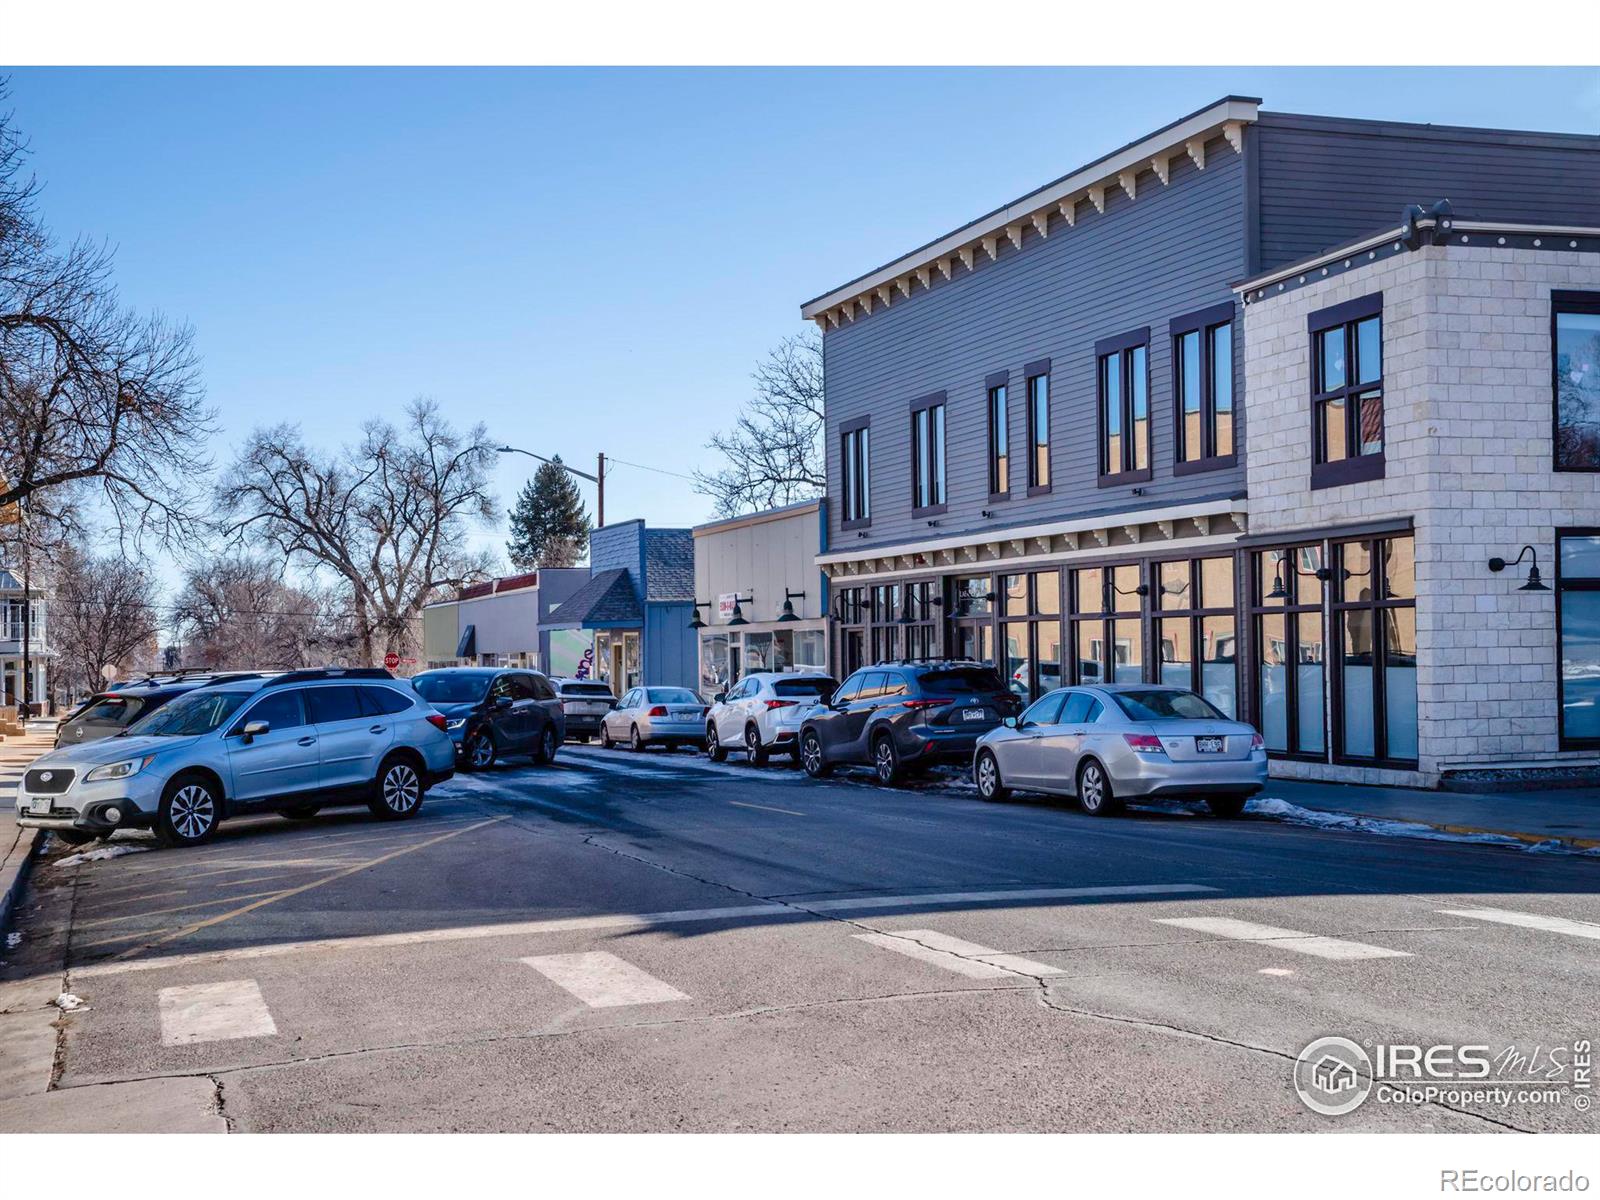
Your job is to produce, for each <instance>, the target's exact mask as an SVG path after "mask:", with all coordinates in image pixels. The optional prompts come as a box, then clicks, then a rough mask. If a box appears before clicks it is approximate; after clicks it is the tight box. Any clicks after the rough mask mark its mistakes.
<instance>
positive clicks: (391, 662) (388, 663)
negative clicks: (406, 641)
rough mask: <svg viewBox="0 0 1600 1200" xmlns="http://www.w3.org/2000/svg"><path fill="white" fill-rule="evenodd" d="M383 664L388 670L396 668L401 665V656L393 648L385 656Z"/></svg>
mask: <svg viewBox="0 0 1600 1200" xmlns="http://www.w3.org/2000/svg"><path fill="white" fill-rule="evenodd" d="M383 665H384V668H385V669H386V670H390V671H392V670H394V669H395V668H396V667H398V666H399V665H400V656H399V655H398V654H396V653H395V652H394V651H393V650H391V651H389V653H387V654H385V655H384V656H383Z"/></svg>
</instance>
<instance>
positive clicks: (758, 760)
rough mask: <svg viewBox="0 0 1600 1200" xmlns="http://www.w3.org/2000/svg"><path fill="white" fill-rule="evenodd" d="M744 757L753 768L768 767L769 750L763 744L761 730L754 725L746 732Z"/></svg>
mask: <svg viewBox="0 0 1600 1200" xmlns="http://www.w3.org/2000/svg"><path fill="white" fill-rule="evenodd" d="M744 755H745V758H747V759H749V761H750V765H751V766H752V767H764V766H766V765H767V748H766V747H765V746H763V745H762V744H761V730H759V729H757V728H756V727H755V726H754V725H752V726H750V727H749V728H748V729H746V730H745V731H744Z"/></svg>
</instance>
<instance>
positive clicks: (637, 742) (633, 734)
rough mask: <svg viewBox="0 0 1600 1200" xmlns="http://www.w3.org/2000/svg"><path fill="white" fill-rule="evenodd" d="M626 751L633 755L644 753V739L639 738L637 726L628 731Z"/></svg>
mask: <svg viewBox="0 0 1600 1200" xmlns="http://www.w3.org/2000/svg"><path fill="white" fill-rule="evenodd" d="M628 749H629V750H632V751H633V752H634V753H635V754H643V753H644V739H643V738H642V737H640V736H639V727H638V726H637V725H635V726H634V727H633V728H632V729H630V730H629V731H628Z"/></svg>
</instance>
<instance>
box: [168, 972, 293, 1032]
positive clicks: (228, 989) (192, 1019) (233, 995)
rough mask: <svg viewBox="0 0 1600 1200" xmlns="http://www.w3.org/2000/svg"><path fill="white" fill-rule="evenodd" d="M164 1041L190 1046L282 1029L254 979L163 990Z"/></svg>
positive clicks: (198, 984)
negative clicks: (274, 1018)
mask: <svg viewBox="0 0 1600 1200" xmlns="http://www.w3.org/2000/svg"><path fill="white" fill-rule="evenodd" d="M160 999H161V1044H162V1045H164V1046H188V1045H192V1044H193V1043H195V1042H222V1041H228V1040H231V1039H233V1038H253V1037H271V1036H273V1035H274V1034H275V1033H277V1032H278V1027H277V1025H276V1024H274V1023H273V1020H272V1014H271V1013H270V1012H268V1011H267V1002H266V1000H264V999H263V998H262V996H261V989H260V987H258V986H257V985H256V981H255V980H254V979H230V980H228V981H226V982H224V983H197V984H190V985H187V986H184V987H169V988H162V989H161V997H160Z"/></svg>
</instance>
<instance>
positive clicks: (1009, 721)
mask: <svg viewBox="0 0 1600 1200" xmlns="http://www.w3.org/2000/svg"><path fill="white" fill-rule="evenodd" d="M1003 724H1004V725H1005V727H1006V728H1007V729H1015V728H1016V727H1017V719H1016V718H1015V717H1007V718H1006V719H1005V721H1004V722H1003Z"/></svg>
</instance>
